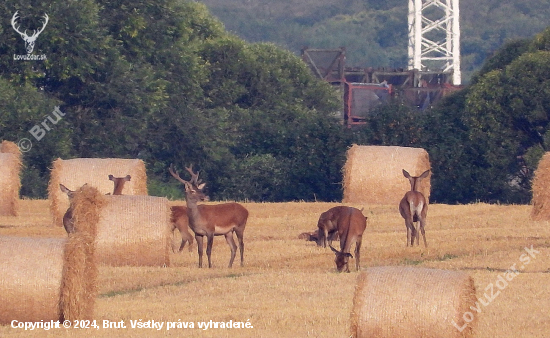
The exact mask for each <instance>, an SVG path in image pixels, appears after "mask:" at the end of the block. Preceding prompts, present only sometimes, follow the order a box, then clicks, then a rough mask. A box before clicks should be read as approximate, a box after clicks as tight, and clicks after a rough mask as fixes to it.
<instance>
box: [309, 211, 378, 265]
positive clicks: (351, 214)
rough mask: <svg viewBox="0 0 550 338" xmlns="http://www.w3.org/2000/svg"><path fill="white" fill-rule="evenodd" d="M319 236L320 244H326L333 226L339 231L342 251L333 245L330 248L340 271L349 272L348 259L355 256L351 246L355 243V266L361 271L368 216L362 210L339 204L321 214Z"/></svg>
mask: <svg viewBox="0 0 550 338" xmlns="http://www.w3.org/2000/svg"><path fill="white" fill-rule="evenodd" d="M318 226H319V237H322V238H320V244H319V245H323V246H326V241H327V238H328V239H329V241H330V235H327V234H330V233H331V231H332V230H331V228H332V229H335V230H334V231H336V232H338V236H339V237H340V251H338V250H336V249H335V248H334V247H332V245H329V246H330V249H331V250H332V251H334V254H335V255H336V258H335V259H334V263H336V269H337V270H338V272H349V265H348V261H349V258H350V257H351V258H353V256H352V255H351V254H350V250H351V246H352V244H353V243H355V268H356V270H357V271H359V267H360V264H361V263H360V261H361V242H362V239H363V232H365V229H366V227H367V218H366V217H365V216H364V215H363V213H362V212H361V210H359V209H356V208H353V207H346V206H337V207H334V208H331V209H329V210H328V211H326V212H324V213H323V214H321V217H319V223H318Z"/></svg>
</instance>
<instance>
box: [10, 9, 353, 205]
mask: <svg viewBox="0 0 550 338" xmlns="http://www.w3.org/2000/svg"><path fill="white" fill-rule="evenodd" d="M0 9H1V10H2V12H3V13H12V14H10V15H13V13H15V12H16V11H19V20H18V25H20V26H21V27H28V28H27V31H28V32H29V33H30V31H31V30H32V29H35V28H37V27H40V26H41V25H42V23H43V22H44V13H47V15H48V16H49V18H50V20H49V23H48V25H47V27H46V29H45V30H44V31H43V32H42V33H41V35H40V36H39V38H38V39H37V42H36V47H35V51H34V54H37V55H46V56H47V59H46V60H44V61H22V60H14V59H12V55H14V54H23V53H24V52H25V50H24V49H23V47H24V44H23V40H22V39H21V37H20V36H19V35H18V34H17V33H16V32H15V31H14V30H13V29H12V28H11V27H10V20H11V17H10V16H8V15H5V17H4V21H3V25H2V29H4V32H3V34H2V35H1V36H0V51H1V53H2V59H1V60H0V75H1V78H0V108H1V109H2V116H1V119H0V127H1V138H2V139H8V140H13V141H16V142H17V141H18V140H21V139H23V138H28V139H30V140H31V141H32V142H33V144H32V148H31V149H30V150H29V151H28V152H26V153H25V154H24V163H25V170H24V171H23V173H24V174H23V189H22V194H23V195H24V196H28V197H45V193H46V185H47V182H48V175H49V169H48V168H49V167H50V165H51V162H52V161H53V160H54V159H55V158H57V157H61V158H73V157H123V158H141V159H143V160H144V161H145V162H146V164H147V168H148V170H149V172H148V174H149V177H150V182H149V188H150V193H151V194H157V195H167V196H172V197H181V188H180V184H179V183H177V182H176V181H175V180H173V178H171V176H169V174H168V173H167V168H168V166H169V165H170V164H171V163H174V164H175V165H176V167H178V168H180V170H181V169H182V168H183V167H184V166H187V165H189V164H194V165H195V168H198V169H200V170H201V172H202V177H203V179H204V180H205V181H206V182H208V187H209V193H210V194H211V197H212V198H215V199H225V198H237V199H252V200H265V201H280V200H288V199H307V200H312V199H315V198H319V199H321V200H335V199H338V198H340V195H341V191H340V188H339V186H338V185H337V183H338V182H339V180H340V179H341V178H340V171H339V168H341V165H342V163H343V161H344V158H343V152H342V149H345V146H346V145H345V144H344V142H343V141H342V137H341V135H342V128H341V126H340V125H339V123H338V121H337V119H335V118H334V117H333V112H334V111H336V110H337V109H338V100H337V97H336V95H334V94H333V92H332V89H331V88H330V86H329V85H328V84H326V83H324V82H322V81H319V80H317V79H315V78H314V77H312V75H311V74H310V73H309V71H308V69H307V67H306V66H305V65H304V64H303V63H302V62H301V61H300V60H299V59H298V58H296V57H295V56H294V55H293V54H291V53H290V52H287V51H285V50H283V49H280V48H277V47H275V46H274V45H271V44H266V43H262V44H247V43H245V42H244V41H242V40H241V39H239V38H237V37H235V36H233V35H231V34H228V33H227V32H225V30H224V29H223V27H222V25H221V24H220V23H219V22H218V20H217V19H215V18H214V17H213V16H211V15H210V13H209V12H208V10H207V9H206V7H204V5H201V4H199V3H195V2H188V1H178V0H163V1H154V2H153V1H148V0H144V1H137V2H136V1H124V0H121V1H101V0H97V1H93V0H81V1H53V2H51V3H48V4H46V3H40V4H36V3H35V2H34V1H6V2H4V3H2V4H0ZM56 106H58V107H59V108H58V109H59V111H61V112H62V118H61V119H57V120H56V119H54V121H55V122H56V123H55V124H52V123H51V122H48V121H47V118H48V116H49V117H55V116H54V115H52V114H53V113H52V112H53V111H54V109H55V107H56ZM42 121H46V122H47V123H49V124H48V129H45V127H43V125H42V124H41V123H42ZM36 125H38V127H37V128H41V129H42V130H43V132H44V133H45V134H44V135H43V137H41V138H40V139H35V138H33V136H32V135H31V133H30V132H29V131H30V130H31V128H32V127H33V126H36Z"/></svg>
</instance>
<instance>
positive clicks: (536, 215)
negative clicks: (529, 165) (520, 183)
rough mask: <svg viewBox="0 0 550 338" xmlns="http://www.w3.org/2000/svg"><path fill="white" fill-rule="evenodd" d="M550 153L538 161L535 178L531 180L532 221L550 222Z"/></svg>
mask: <svg viewBox="0 0 550 338" xmlns="http://www.w3.org/2000/svg"><path fill="white" fill-rule="evenodd" d="M549 188H550V152H547V153H545V154H544V155H543V156H542V158H541V159H540V162H539V165H538V167H537V170H536V171H535V177H534V178H533V183H532V189H533V198H532V199H531V204H532V205H533V208H532V209H531V219H532V220H534V221H550V189H549Z"/></svg>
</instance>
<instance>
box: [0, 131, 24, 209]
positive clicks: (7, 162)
mask: <svg viewBox="0 0 550 338" xmlns="http://www.w3.org/2000/svg"><path fill="white" fill-rule="evenodd" d="M21 163H22V162H21V152H20V151H19V147H17V145H16V144H15V143H13V142H10V141H2V143H0V216H17V213H18V210H19V189H20V188H21V179H20V176H19V175H20V173H21Z"/></svg>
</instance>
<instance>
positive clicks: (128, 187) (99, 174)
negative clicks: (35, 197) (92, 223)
mask: <svg viewBox="0 0 550 338" xmlns="http://www.w3.org/2000/svg"><path fill="white" fill-rule="evenodd" d="M110 174H112V175H114V176H115V177H123V176H126V175H131V176H132V179H131V180H130V181H129V182H126V184H125V185H124V190H123V192H122V193H123V194H124V195H147V174H146V171H145V164H144V163H143V161H142V160H137V159H119V158H75V159H71V160H62V159H57V160H55V161H54V162H53V168H52V171H51V175H50V182H49V185H48V196H49V200H50V212H51V214H52V218H53V224H54V225H56V226H62V225H63V215H64V214H65V212H66V211H67V208H68V207H69V199H68V197H67V195H66V194H64V193H63V192H61V190H60V189H59V184H60V183H61V184H63V185H64V186H66V187H67V188H69V189H71V190H75V189H77V188H79V187H81V186H82V185H84V184H86V183H88V184H89V185H91V186H93V187H96V188H97V189H98V190H99V192H100V193H102V194H107V193H112V192H113V182H112V181H110V180H109V175H110Z"/></svg>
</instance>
